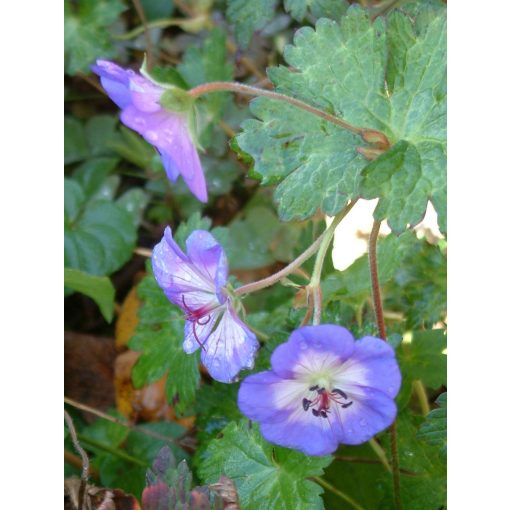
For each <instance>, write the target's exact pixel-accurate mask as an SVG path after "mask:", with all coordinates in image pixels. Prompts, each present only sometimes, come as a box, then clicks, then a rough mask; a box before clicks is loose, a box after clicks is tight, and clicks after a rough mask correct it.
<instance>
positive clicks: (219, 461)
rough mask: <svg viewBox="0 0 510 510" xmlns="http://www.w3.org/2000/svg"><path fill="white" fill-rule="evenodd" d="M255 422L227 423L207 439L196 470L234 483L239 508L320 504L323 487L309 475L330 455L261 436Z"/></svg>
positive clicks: (308, 508)
mask: <svg viewBox="0 0 510 510" xmlns="http://www.w3.org/2000/svg"><path fill="white" fill-rule="evenodd" d="M257 429H258V427H257V425H255V424H253V425H252V424H249V423H248V421H247V420H242V421H240V422H239V423H236V422H233V423H230V424H229V425H228V426H227V427H226V428H225V429H224V430H223V435H222V437H221V438H220V439H215V440H213V441H211V442H210V444H209V446H208V448H207V449H206V450H205V452H204V453H203V455H202V459H201V462H200V465H199V467H198V473H199V475H200V477H201V478H202V480H203V481H204V482H205V483H213V482H215V481H217V480H218V479H219V477H220V476H221V475H222V474H224V475H226V476H228V477H229V478H231V479H232V480H233V481H234V483H235V484H236V487H237V490H238V494H239V499H240V502H241V507H242V508H243V510H259V509H260V508H265V507H267V504H268V502H270V503H271V508H272V509H273V510H288V509H291V508H292V509H293V510H319V509H323V508H324V505H323V502H322V499H321V497H320V495H321V494H322V492H323V490H322V488H321V487H320V486H319V485H317V484H316V483H314V482H312V481H310V480H308V478H309V477H311V476H319V475H321V474H322V473H323V470H324V468H325V467H326V466H328V465H329V464H330V462H331V460H332V459H331V457H330V456H326V457H309V456H306V455H304V454H303V453H300V452H297V451H295V450H289V449H287V448H280V447H276V446H273V445H271V444H270V443H268V442H267V441H265V440H264V439H263V438H262V436H261V435H260V433H259V432H258V430H257Z"/></svg>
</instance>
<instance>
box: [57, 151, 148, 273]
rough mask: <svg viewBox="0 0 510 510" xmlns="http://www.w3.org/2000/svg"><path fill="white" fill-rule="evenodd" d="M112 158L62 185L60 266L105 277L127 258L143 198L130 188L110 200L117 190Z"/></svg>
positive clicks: (93, 161) (84, 166)
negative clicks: (62, 260)
mask: <svg viewBox="0 0 510 510" xmlns="http://www.w3.org/2000/svg"><path fill="white" fill-rule="evenodd" d="M116 165H117V160H116V159H115V158H105V157H102V158H93V159H90V160H87V161H86V162H85V163H83V164H81V165H80V166H79V167H78V168H76V169H75V171H74V173H73V176H72V177H66V178H65V179H64V191H65V200H64V246H65V251H64V263H65V266H66V267H72V268H75V269H80V270H81V271H84V272H85V273H89V274H91V275H96V276H104V275H109V274H111V273H113V272H114V271H116V270H117V269H119V268H120V267H122V266H123V265H124V264H125V263H126V262H127V261H128V260H129V258H130V257H131V254H132V252H133V249H134V248H135V243H136V238H137V227H138V223H139V220H140V214H141V211H142V210H143V208H144V207H145V204H146V197H145V194H144V193H143V192H142V191H141V190H137V189H136V188H132V189H131V190H130V191H128V192H127V193H125V194H124V195H122V196H121V197H120V198H119V199H117V200H115V195H116V193H117V189H118V187H119V184H120V178H119V177H118V176H117V175H110V174H111V173H112V171H113V170H114V168H115V166H116Z"/></svg>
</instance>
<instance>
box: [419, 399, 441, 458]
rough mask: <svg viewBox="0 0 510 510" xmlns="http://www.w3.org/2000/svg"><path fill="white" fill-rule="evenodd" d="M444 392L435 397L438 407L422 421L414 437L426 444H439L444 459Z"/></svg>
mask: <svg viewBox="0 0 510 510" xmlns="http://www.w3.org/2000/svg"><path fill="white" fill-rule="evenodd" d="M446 398H447V397H446V392H445V393H441V395H439V397H437V400H436V404H438V405H439V408H438V409H433V410H432V411H430V413H429V414H428V415H427V418H426V420H425V422H424V423H422V425H421V427H420V430H419V431H418V434H416V437H418V438H419V439H423V440H424V441H426V442H427V443H428V444H431V445H435V446H439V447H440V448H439V452H440V454H441V456H442V457H443V458H444V459H446Z"/></svg>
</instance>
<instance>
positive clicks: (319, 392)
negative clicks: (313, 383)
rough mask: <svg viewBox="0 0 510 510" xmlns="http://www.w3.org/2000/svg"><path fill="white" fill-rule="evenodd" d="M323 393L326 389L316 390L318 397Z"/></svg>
mask: <svg viewBox="0 0 510 510" xmlns="http://www.w3.org/2000/svg"><path fill="white" fill-rule="evenodd" d="M325 391H326V388H320V389H319V390H317V393H318V394H319V395H322V394H323V393H324V392H325Z"/></svg>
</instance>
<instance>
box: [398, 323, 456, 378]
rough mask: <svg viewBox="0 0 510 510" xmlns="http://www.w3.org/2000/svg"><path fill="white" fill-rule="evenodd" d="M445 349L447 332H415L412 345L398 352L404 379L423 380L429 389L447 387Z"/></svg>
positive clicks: (440, 330)
mask: <svg viewBox="0 0 510 510" xmlns="http://www.w3.org/2000/svg"><path fill="white" fill-rule="evenodd" d="M445 349H446V334H445V330H443V329H431V330H426V331H414V332H413V336H412V341H411V343H402V345H401V347H400V348H399V350H398V351H397V352H398V354H399V361H400V367H401V369H402V373H403V375H404V379H406V378H408V379H410V380H421V381H422V382H423V384H425V386H428V387H429V388H439V387H440V386H443V385H444V386H446V354H443V351H444V350H445Z"/></svg>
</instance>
